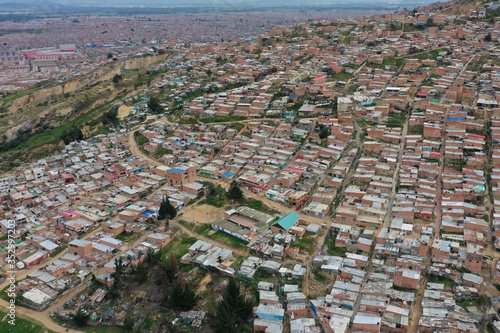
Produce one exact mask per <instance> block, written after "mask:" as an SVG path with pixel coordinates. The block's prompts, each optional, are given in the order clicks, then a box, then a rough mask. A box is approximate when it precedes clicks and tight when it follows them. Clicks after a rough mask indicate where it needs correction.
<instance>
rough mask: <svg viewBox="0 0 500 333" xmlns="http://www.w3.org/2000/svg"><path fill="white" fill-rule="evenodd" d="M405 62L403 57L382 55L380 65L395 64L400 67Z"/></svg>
mask: <svg viewBox="0 0 500 333" xmlns="http://www.w3.org/2000/svg"><path fill="white" fill-rule="evenodd" d="M404 63H405V59H403V58H400V57H384V61H382V66H396V67H401V66H403V64H404Z"/></svg>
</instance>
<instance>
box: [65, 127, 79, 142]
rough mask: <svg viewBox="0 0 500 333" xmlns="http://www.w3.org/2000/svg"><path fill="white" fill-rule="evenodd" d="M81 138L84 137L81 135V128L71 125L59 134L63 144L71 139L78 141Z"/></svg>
mask: <svg viewBox="0 0 500 333" xmlns="http://www.w3.org/2000/svg"><path fill="white" fill-rule="evenodd" d="M83 139H84V136H83V133H82V130H81V129H79V128H77V127H73V128H72V129H69V130H67V131H64V132H63V133H62V134H61V140H62V141H63V142H64V144H65V145H67V144H69V143H71V142H73V141H80V140H83Z"/></svg>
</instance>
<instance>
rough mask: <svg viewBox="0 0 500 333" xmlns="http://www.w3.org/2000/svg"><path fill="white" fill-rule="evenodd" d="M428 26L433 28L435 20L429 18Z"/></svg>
mask: <svg viewBox="0 0 500 333" xmlns="http://www.w3.org/2000/svg"><path fill="white" fill-rule="evenodd" d="M426 25H427V26H428V27H431V26H433V25H434V19H433V18H432V17H429V18H428V19H427V23H426Z"/></svg>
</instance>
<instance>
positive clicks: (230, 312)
mask: <svg viewBox="0 0 500 333" xmlns="http://www.w3.org/2000/svg"><path fill="white" fill-rule="evenodd" d="M251 317H252V302H249V301H247V300H246V299H245V296H244V295H242V294H241V292H240V286H239V284H238V283H237V282H236V280H235V279H230V280H229V284H228V286H227V289H226V292H225V294H224V296H223V298H222V301H220V302H219V304H218V305H217V321H216V322H215V327H216V332H217V333H239V332H248V331H249V330H250V331H251V329H252V327H251V325H250V324H249V320H250V318H251Z"/></svg>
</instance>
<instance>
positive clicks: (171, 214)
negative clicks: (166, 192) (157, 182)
mask: <svg viewBox="0 0 500 333" xmlns="http://www.w3.org/2000/svg"><path fill="white" fill-rule="evenodd" d="M176 216H177V209H175V207H174V206H172V204H171V203H170V200H168V197H164V198H163V201H162V202H161V204H160V209H159V210H158V220H160V221H161V220H171V219H174V218H175V217H176Z"/></svg>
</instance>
